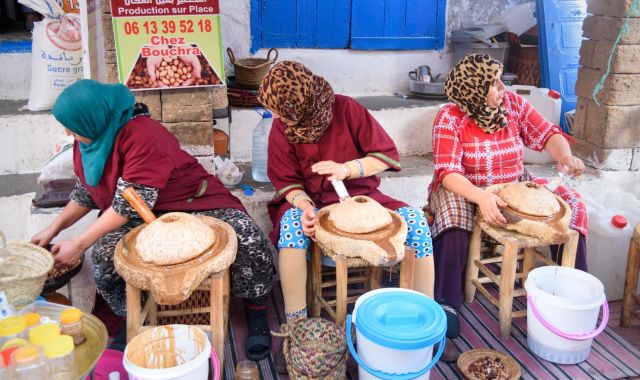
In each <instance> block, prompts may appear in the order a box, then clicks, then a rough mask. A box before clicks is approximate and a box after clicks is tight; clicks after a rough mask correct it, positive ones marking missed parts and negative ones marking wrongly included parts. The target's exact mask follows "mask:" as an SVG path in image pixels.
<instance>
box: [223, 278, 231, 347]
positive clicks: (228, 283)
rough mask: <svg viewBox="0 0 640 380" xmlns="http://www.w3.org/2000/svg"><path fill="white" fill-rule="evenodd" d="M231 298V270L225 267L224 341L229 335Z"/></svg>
mask: <svg viewBox="0 0 640 380" xmlns="http://www.w3.org/2000/svg"><path fill="white" fill-rule="evenodd" d="M230 300H231V271H230V270H229V268H227V269H225V271H224V275H223V279H222V307H223V313H222V319H223V320H224V341H225V342H226V341H227V338H228V337H229V334H228V333H229V330H228V329H229V302H230Z"/></svg>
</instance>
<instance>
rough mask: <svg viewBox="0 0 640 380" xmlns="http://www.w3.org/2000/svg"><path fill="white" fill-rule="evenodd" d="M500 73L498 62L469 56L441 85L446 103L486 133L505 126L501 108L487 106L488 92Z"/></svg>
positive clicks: (503, 113) (499, 105) (503, 111)
mask: <svg viewBox="0 0 640 380" xmlns="http://www.w3.org/2000/svg"><path fill="white" fill-rule="evenodd" d="M501 73H502V64H501V63H500V62H499V61H498V60H495V59H493V58H491V57H490V56H488V55H481V54H472V55H468V56H466V57H464V58H463V59H462V60H461V61H460V62H459V63H458V64H457V65H456V66H455V67H454V68H453V70H451V72H450V73H449V75H448V77H447V81H446V82H445V85H444V92H445V94H446V95H447V97H448V98H449V100H450V101H452V102H453V103H454V104H455V105H457V106H458V107H459V108H460V109H461V110H463V111H464V112H465V113H466V114H467V115H469V116H470V117H471V118H472V119H473V121H475V122H476V124H477V125H478V127H480V128H481V129H482V130H483V131H485V132H487V133H493V132H495V131H497V130H499V129H501V128H504V127H506V126H507V117H506V113H505V110H504V105H503V104H502V103H500V104H498V105H497V106H490V105H488V104H487V94H488V93H489V89H490V88H491V86H493V85H494V83H495V82H496V81H497V80H499V78H500V74H501Z"/></svg>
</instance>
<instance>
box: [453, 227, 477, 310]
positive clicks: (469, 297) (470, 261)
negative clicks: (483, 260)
mask: <svg viewBox="0 0 640 380" xmlns="http://www.w3.org/2000/svg"><path fill="white" fill-rule="evenodd" d="M481 248H482V229H481V228H480V226H479V225H478V224H477V223H474V224H473V232H472V233H471V239H469V256H468V257H467V275H466V276H465V282H464V300H465V302H466V303H471V302H473V297H475V295H476V286H475V285H474V284H473V283H472V282H471V281H472V280H477V279H478V266H477V265H476V264H475V262H476V260H480V250H481ZM445 254H446V253H445Z"/></svg>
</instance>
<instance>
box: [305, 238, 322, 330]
mask: <svg viewBox="0 0 640 380" xmlns="http://www.w3.org/2000/svg"><path fill="white" fill-rule="evenodd" d="M307 281H309V279H307ZM311 288H312V295H311V304H310V305H307V307H308V308H309V315H311V316H312V317H314V318H318V317H320V310H321V309H322V306H321V305H320V297H322V251H321V250H320V246H319V245H318V244H316V243H312V244H311Z"/></svg>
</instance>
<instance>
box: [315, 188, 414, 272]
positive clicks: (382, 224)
mask: <svg viewBox="0 0 640 380" xmlns="http://www.w3.org/2000/svg"><path fill="white" fill-rule="evenodd" d="M316 218H317V223H316V225H315V229H316V231H315V235H316V241H317V243H318V245H320V247H321V248H322V250H323V252H324V253H325V254H326V255H327V256H329V257H332V258H334V257H335V256H336V255H338V254H341V255H344V256H346V257H347V258H360V259H363V260H365V261H367V262H369V263H370V264H371V265H374V266H392V265H394V264H396V263H398V262H400V261H401V260H402V259H403V258H404V254H405V245H404V244H405V240H406V239H407V224H406V222H405V221H404V219H403V218H402V217H401V216H400V215H398V214H396V213H395V212H393V211H391V210H388V209H386V208H384V207H383V206H382V205H380V204H379V203H378V202H376V201H375V200H373V199H371V198H369V197H367V196H355V197H345V198H341V202H340V203H336V204H333V205H330V206H327V207H324V208H322V209H321V210H320V211H318V214H317V216H316Z"/></svg>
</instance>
